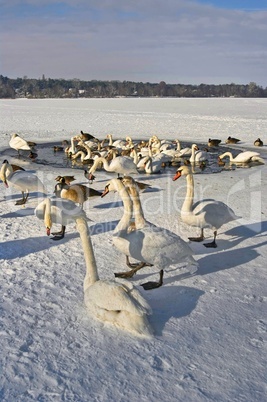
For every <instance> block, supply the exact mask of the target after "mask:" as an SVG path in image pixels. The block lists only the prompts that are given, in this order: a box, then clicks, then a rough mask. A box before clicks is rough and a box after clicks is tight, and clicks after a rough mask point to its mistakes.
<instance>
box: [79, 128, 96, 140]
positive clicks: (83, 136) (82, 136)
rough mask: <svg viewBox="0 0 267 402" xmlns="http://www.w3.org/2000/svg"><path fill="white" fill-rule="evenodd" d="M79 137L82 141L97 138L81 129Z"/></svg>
mask: <svg viewBox="0 0 267 402" xmlns="http://www.w3.org/2000/svg"><path fill="white" fill-rule="evenodd" d="M77 138H79V139H81V140H82V141H90V140H96V138H95V136H93V135H92V134H89V133H84V132H83V131H82V130H81V131H80V134H79V135H78V136H77Z"/></svg>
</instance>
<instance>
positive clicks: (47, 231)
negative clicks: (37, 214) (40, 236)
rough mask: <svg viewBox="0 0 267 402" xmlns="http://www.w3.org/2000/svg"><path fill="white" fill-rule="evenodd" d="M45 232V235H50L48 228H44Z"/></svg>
mask: <svg viewBox="0 0 267 402" xmlns="http://www.w3.org/2000/svg"><path fill="white" fill-rule="evenodd" d="M46 234H47V236H50V228H46Z"/></svg>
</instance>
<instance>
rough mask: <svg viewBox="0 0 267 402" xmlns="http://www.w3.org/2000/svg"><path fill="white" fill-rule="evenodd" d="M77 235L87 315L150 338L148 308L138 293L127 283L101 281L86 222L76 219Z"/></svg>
mask: <svg viewBox="0 0 267 402" xmlns="http://www.w3.org/2000/svg"><path fill="white" fill-rule="evenodd" d="M76 224H77V230H78V231H79V233H80V238H81V242H82V248H83V252H84V259H85V264H86V275H85V278H84V284H83V288H84V302H85V305H86V307H87V309H88V310H89V312H90V313H91V314H92V315H93V316H94V317H95V318H97V319H98V320H100V321H103V322H107V323H110V324H112V325H114V326H116V327H118V328H120V329H123V330H125V331H129V332H132V333H133V334H135V335H139V336H151V335H152V334H153V330H152V327H151V325H150V324H149V322H148V318H147V316H148V315H149V314H151V308H150V306H149V304H148V303H147V301H146V300H145V299H144V298H143V297H142V295H141V294H140V292H139V291H138V290H137V289H136V288H135V287H134V286H133V285H132V284H131V283H129V282H127V281H124V282H123V283H119V282H116V281H111V280H100V279H99V276H98V272H97V265H96V260H95V256H94V250H93V246H92V242H91V238H90V235H89V230H88V226H87V223H86V221H85V219H83V218H77V219H76Z"/></svg>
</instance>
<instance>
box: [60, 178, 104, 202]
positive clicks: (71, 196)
mask: <svg viewBox="0 0 267 402" xmlns="http://www.w3.org/2000/svg"><path fill="white" fill-rule="evenodd" d="M54 193H55V194H56V196H57V197H60V198H65V199H68V200H71V201H73V202H76V203H78V204H80V206H81V207H82V206H83V203H84V202H85V201H87V200H88V198H89V197H95V196H101V194H102V193H101V192H100V191H97V190H95V189H94V188H90V187H87V186H84V185H83V184H72V185H68V184H67V183H66V182H65V179H64V177H61V179H60V181H59V183H58V184H56V186H55V191H54Z"/></svg>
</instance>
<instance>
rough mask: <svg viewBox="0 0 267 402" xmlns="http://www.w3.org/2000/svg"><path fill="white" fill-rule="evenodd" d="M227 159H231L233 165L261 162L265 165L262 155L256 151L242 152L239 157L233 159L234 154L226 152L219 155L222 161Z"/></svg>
mask: <svg viewBox="0 0 267 402" xmlns="http://www.w3.org/2000/svg"><path fill="white" fill-rule="evenodd" d="M225 157H229V160H230V162H231V163H248V162H261V163H264V161H263V159H262V158H261V156H260V154H259V153H258V152H255V151H243V152H240V153H239V154H238V155H237V156H235V157H233V154H232V153H231V152H229V151H227V152H224V153H223V154H221V155H219V156H218V158H219V159H220V160H222V159H224V158H225Z"/></svg>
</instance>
